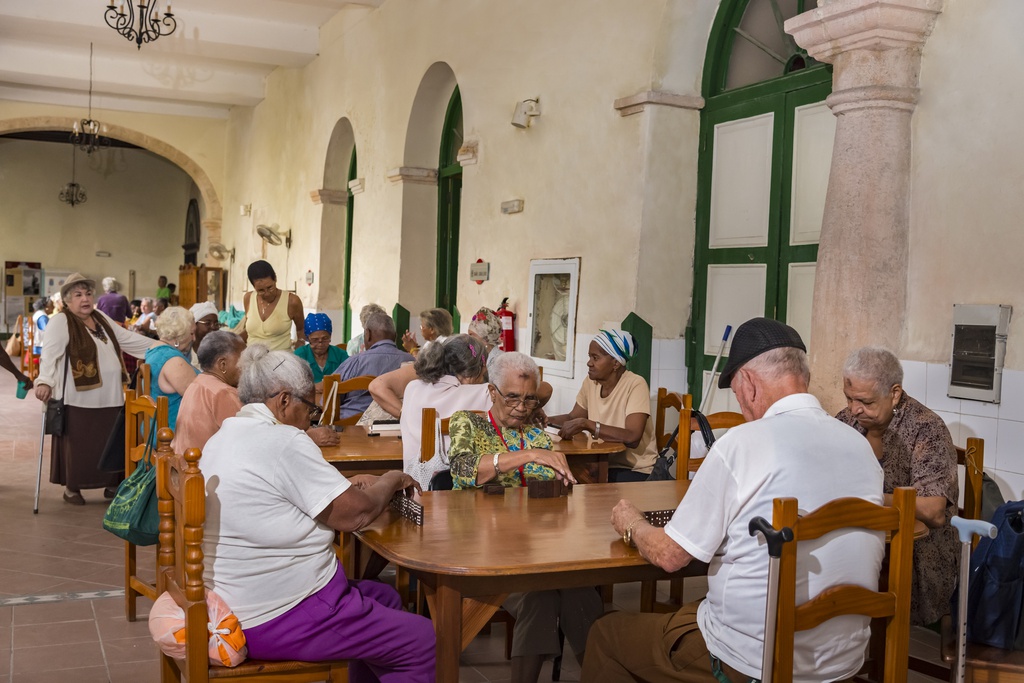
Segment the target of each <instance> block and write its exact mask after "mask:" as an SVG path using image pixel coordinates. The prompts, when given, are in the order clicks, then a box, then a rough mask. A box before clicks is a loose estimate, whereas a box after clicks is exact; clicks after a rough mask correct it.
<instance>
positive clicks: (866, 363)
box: [843, 346, 903, 394]
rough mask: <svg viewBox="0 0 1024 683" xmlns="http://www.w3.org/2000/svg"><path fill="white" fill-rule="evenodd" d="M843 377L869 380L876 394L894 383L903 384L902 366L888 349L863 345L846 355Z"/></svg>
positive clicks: (883, 391) (887, 389) (884, 390)
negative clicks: (873, 385)
mask: <svg viewBox="0 0 1024 683" xmlns="http://www.w3.org/2000/svg"><path fill="white" fill-rule="evenodd" d="M843 377H855V378H857V379H866V380H871V381H872V382H874V383H875V388H876V389H877V390H878V394H884V393H886V392H887V391H889V390H890V389H892V388H893V387H894V386H895V385H897V384H901V385H902V384H903V366H902V365H901V364H900V359H899V358H897V357H896V354H894V353H893V352H892V351H890V350H889V349H886V348H883V347H881V346H863V347H861V348H859V349H857V350H855V351H853V352H852V353H851V354H850V355H849V356H847V357H846V362H845V363H844V364H843Z"/></svg>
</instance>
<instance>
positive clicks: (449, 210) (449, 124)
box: [435, 86, 462, 329]
mask: <svg viewBox="0 0 1024 683" xmlns="http://www.w3.org/2000/svg"><path fill="white" fill-rule="evenodd" d="M461 147H462V97H461V96H460V95H459V88H458V86H456V88H455V91H454V92H453V93H452V97H451V99H450V100H449V102H448V111H447V113H446V114H445V117H444V130H443V132H442V134H441V154H440V163H439V164H438V179H437V180H438V182H437V185H438V197H437V288H436V295H435V302H436V303H435V305H436V306H437V307H438V308H443V309H445V310H447V311H448V312H449V313H451V314H452V316H453V318H454V316H455V315H456V309H455V304H456V301H457V295H458V275H459V215H460V208H461V204H462V165H461V164H459V161H458V153H459V149H460V148H461ZM456 329H458V328H456Z"/></svg>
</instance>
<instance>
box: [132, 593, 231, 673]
mask: <svg viewBox="0 0 1024 683" xmlns="http://www.w3.org/2000/svg"><path fill="white" fill-rule="evenodd" d="M206 606H207V611H208V612H209V620H210V621H209V623H208V624H207V628H208V629H209V633H210V648H209V651H210V664H211V665H213V666H229V667H230V666H238V665H239V664H241V663H242V662H244V661H245V658H246V655H247V654H248V649H247V648H246V647H245V634H244V633H242V627H241V625H239V623H238V618H237V617H236V616H235V615H234V614H232V612H231V608H230V607H228V605H227V603H226V602H224V600H222V599H221V597H220V596H219V595H217V594H216V593H214V592H213V591H211V590H207V591H206ZM215 624H216V626H214V625H215ZM149 634H150V635H151V636H153V640H155V641H156V644H157V645H158V646H159V647H160V651H161V652H163V653H164V654H165V655H167V656H168V657H173V658H174V659H184V658H185V612H184V610H182V609H181V608H180V607H178V605H177V603H176V602H174V599H173V598H172V597H171V594H170V593H162V594H161V595H160V597H158V598H157V599H156V602H155V603H154V604H153V609H152V610H150V612H149Z"/></svg>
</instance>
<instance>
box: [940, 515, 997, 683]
mask: <svg viewBox="0 0 1024 683" xmlns="http://www.w3.org/2000/svg"><path fill="white" fill-rule="evenodd" d="M949 523H950V524H952V525H953V526H954V527H955V528H956V530H957V533H958V534H959V535H960V586H959V587H958V588H957V597H958V602H959V610H958V612H957V614H958V615H959V617H960V627H959V628H958V629H957V632H956V678H955V679H954V680H955V681H956V683H964V674H965V672H966V668H967V586H968V581H969V580H970V579H969V575H970V573H971V541H972V540H973V537H974V534H978V536H979V537H980V536H988V537H989V538H995V537H996V534H997V533H998V531H997V530H996V527H995V525H993V524H989V523H988V522H985V521H982V520H980V519H964V518H963V517H953V518H952V519H950V520H949Z"/></svg>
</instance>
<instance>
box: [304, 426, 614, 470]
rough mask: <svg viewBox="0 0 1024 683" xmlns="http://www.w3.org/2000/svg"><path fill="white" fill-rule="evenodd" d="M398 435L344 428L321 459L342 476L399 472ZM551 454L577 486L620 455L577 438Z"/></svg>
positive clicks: (558, 444)
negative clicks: (564, 465)
mask: <svg viewBox="0 0 1024 683" xmlns="http://www.w3.org/2000/svg"><path fill="white" fill-rule="evenodd" d="M400 434H401V433H400V432H397V431H386V432H383V433H381V434H380V435H379V436H371V435H370V432H369V430H368V429H367V428H366V427H360V426H358V425H355V426H351V427H345V428H344V430H343V431H341V432H340V433H339V434H338V445H337V446H321V447H320V451H321V452H322V453H323V455H324V459H325V460H326V461H327V462H329V463H331V464H332V465H334V466H335V467H337V468H338V470H339V471H340V472H341V473H342V474H346V475H355V474H383V473H384V472H387V471H388V470H401V469H403V460H402V438H401V436H400ZM552 441H553V442H554V443H553V446H554V450H556V451H558V452H559V453H562V454H564V455H565V457H566V460H567V461H568V462H569V467H570V468H571V469H572V472H573V475H574V476H575V477H576V479H577V481H579V482H580V483H605V482H607V481H608V456H610V455H612V454H615V453H621V452H623V451H624V450H625V448H626V447H625V446H624V445H623V444H621V443H614V442H610V441H600V440H597V439H591V438H589V437H588V436H586V435H583V434H577V435H576V436H575V437H573V438H572V439H559V438H558V437H556V436H553V437H552Z"/></svg>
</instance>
